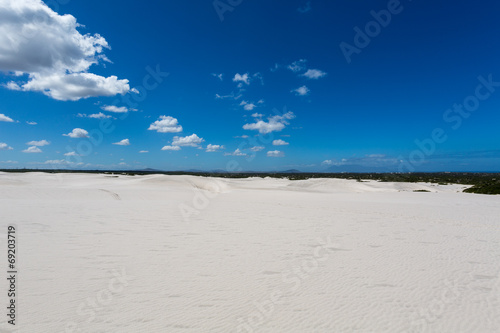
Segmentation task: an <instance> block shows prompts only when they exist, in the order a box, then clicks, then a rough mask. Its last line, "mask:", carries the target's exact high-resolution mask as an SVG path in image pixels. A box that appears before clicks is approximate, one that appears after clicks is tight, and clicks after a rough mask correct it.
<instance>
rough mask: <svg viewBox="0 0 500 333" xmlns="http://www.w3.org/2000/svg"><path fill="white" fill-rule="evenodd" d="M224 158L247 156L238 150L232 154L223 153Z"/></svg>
mask: <svg viewBox="0 0 500 333" xmlns="http://www.w3.org/2000/svg"><path fill="white" fill-rule="evenodd" d="M224 156H247V154H246V153H244V152H242V151H241V150H240V148H238V149H236V150H235V151H234V152H232V153H225V154H224Z"/></svg>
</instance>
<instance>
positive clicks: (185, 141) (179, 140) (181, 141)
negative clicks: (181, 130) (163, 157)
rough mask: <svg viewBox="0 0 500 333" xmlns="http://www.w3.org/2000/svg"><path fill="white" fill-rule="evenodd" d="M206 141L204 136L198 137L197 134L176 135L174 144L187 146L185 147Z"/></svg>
mask: <svg viewBox="0 0 500 333" xmlns="http://www.w3.org/2000/svg"><path fill="white" fill-rule="evenodd" d="M203 141H205V140H204V139H203V138H200V137H198V135H196V134H191V135H189V136H184V137H180V136H174V140H173V141H172V146H185V147H198V145H199V144H200V143H202V142H203Z"/></svg>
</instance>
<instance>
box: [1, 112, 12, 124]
mask: <svg viewBox="0 0 500 333" xmlns="http://www.w3.org/2000/svg"><path fill="white" fill-rule="evenodd" d="M0 121H6V122H8V123H13V122H14V120H13V119H12V118H10V117H7V116H6V115H4V114H3V113H0Z"/></svg>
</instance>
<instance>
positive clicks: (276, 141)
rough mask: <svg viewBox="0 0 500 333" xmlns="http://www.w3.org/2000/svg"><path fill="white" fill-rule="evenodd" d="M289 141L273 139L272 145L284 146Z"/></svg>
mask: <svg viewBox="0 0 500 333" xmlns="http://www.w3.org/2000/svg"><path fill="white" fill-rule="evenodd" d="M288 144H289V143H288V142H286V141H283V140H281V139H278V140H274V141H273V146H286V145H288Z"/></svg>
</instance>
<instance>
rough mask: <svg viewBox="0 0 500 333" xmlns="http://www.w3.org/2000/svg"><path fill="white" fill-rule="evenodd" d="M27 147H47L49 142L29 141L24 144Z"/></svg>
mask: <svg viewBox="0 0 500 333" xmlns="http://www.w3.org/2000/svg"><path fill="white" fill-rule="evenodd" d="M26 144H27V145H28V146H37V147H43V146H48V145H50V142H49V141H47V140H40V141H30V142H27V143H26Z"/></svg>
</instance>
